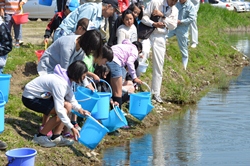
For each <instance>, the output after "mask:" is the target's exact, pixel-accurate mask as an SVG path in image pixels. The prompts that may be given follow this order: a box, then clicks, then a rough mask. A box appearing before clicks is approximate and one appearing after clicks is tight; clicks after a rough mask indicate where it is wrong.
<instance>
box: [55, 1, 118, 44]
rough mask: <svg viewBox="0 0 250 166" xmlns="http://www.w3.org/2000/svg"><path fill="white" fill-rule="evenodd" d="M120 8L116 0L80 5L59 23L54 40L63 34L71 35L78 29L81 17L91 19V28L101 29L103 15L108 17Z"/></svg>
mask: <svg viewBox="0 0 250 166" xmlns="http://www.w3.org/2000/svg"><path fill="white" fill-rule="evenodd" d="M117 9H118V5H117V3H115V1H114V0H103V2H102V3H94V2H88V3H84V4H82V5H80V6H79V7H78V8H77V9H76V10H74V11H73V12H71V13H70V14H69V15H68V16H67V17H66V18H65V19H64V20H63V21H62V23H61V24H60V25H59V27H58V28H57V30H56V31H55V33H54V41H55V40H57V39H58V38H60V37H61V36H66V35H69V34H71V33H73V32H75V30H76V25H77V22H78V21H79V20H80V19H81V18H87V19H88V20H89V21H91V24H92V25H91V27H90V29H100V26H101V23H102V19H103V17H105V18H108V17H110V16H112V15H113V14H114V12H115V11H116V10H117Z"/></svg>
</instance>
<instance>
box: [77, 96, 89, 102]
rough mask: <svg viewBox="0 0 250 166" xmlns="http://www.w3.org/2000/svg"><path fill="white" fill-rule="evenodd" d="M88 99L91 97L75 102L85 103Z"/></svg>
mask: <svg viewBox="0 0 250 166" xmlns="http://www.w3.org/2000/svg"><path fill="white" fill-rule="evenodd" d="M90 99H91V97H89V98H86V99H81V100H77V101H78V102H83V101H87V100H90Z"/></svg>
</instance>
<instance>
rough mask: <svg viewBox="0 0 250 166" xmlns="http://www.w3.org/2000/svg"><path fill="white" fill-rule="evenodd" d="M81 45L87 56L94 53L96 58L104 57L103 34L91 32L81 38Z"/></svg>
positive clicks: (95, 31)
mask: <svg viewBox="0 0 250 166" xmlns="http://www.w3.org/2000/svg"><path fill="white" fill-rule="evenodd" d="M79 45H80V47H81V48H82V49H83V51H84V52H85V54H86V55H87V56H89V55H90V53H93V57H94V58H98V57H100V56H102V47H103V41H102V36H101V33H100V32H99V31H97V30H89V31H87V32H85V33H84V34H83V35H81V36H80V37H79Z"/></svg>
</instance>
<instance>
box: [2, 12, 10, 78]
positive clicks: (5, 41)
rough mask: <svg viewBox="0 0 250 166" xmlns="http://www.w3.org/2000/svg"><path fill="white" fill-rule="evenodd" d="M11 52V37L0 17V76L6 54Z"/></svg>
mask: <svg viewBox="0 0 250 166" xmlns="http://www.w3.org/2000/svg"><path fill="white" fill-rule="evenodd" d="M11 50H12V37H11V35H10V31H9V29H8V28H7V26H6V25H5V23H4V21H3V19H2V17H0V74H1V73H3V68H4V66H5V64H6V60H7V56H8V55H7V54H8V53H9V52H10V51H11Z"/></svg>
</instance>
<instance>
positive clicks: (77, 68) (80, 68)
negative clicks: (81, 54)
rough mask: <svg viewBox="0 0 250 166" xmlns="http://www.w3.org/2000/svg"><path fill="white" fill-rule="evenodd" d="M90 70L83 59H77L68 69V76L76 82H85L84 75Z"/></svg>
mask: <svg viewBox="0 0 250 166" xmlns="http://www.w3.org/2000/svg"><path fill="white" fill-rule="evenodd" d="M87 72H88V68H87V66H86V64H85V63H84V62H83V61H80V60H78V61H75V62H73V63H71V65H69V67H68V69H67V75H68V77H69V78H70V79H71V80H73V81H75V82H76V83H83V79H82V75H83V74H85V73H87Z"/></svg>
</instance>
